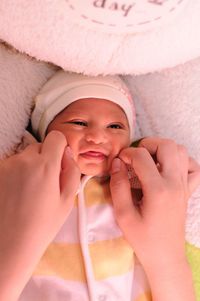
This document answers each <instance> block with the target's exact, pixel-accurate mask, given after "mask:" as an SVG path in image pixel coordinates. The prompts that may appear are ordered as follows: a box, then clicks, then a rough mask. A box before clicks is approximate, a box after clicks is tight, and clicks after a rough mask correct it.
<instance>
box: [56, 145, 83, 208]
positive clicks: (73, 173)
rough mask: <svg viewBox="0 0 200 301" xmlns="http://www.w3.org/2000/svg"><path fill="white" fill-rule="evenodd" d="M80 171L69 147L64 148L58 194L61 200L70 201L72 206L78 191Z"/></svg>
mask: <svg viewBox="0 0 200 301" xmlns="http://www.w3.org/2000/svg"><path fill="white" fill-rule="evenodd" d="M80 176H81V173H80V170H79V168H78V165H77V164H76V162H75V161H74V159H73V155H72V152H71V150H70V149H69V147H66V148H65V151H64V154H63V158H62V170H61V173H60V192H61V198H62V199H63V200H67V201H69V200H71V201H72V202H69V205H70V204H73V200H74V197H75V195H76V193H77V191H78V187H79V183H80Z"/></svg>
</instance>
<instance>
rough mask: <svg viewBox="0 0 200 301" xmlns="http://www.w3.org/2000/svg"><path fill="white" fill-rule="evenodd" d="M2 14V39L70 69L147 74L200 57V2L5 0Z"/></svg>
mask: <svg viewBox="0 0 200 301" xmlns="http://www.w3.org/2000/svg"><path fill="white" fill-rule="evenodd" d="M128 8H129V10H128ZM0 12H1V18H0V38H1V39H2V40H4V41H7V42H8V43H9V44H11V45H13V46H14V47H15V48H16V49H18V50H19V51H20V52H26V53H27V54H29V55H30V56H33V57H36V58H37V59H39V60H42V61H46V62H52V63H54V64H56V65H57V66H60V67H62V68H63V69H65V70H69V71H75V72H82V73H85V74H92V75H97V74H114V73H118V74H144V73H147V72H153V71H158V70H161V69H164V68H169V67H173V66H175V65H178V64H182V63H184V62H186V61H188V60H191V59H194V58H196V57H198V56H200V35H199V27H200V18H199V12H200V0H193V1H190V0H134V1H132V0H115V1H114V0H93V1H91V0H84V1H83V0H59V1H57V0H42V1H38V0H31V1H27V0H17V1H16V0H1V1H0ZM134 20H136V21H134ZM110 23H111V24H110Z"/></svg>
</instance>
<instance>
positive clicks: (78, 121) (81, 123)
mask: <svg viewBox="0 0 200 301" xmlns="http://www.w3.org/2000/svg"><path fill="white" fill-rule="evenodd" d="M70 123H73V124H76V125H80V126H87V122H85V121H81V120H72V121H70Z"/></svg>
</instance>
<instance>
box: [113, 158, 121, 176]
mask: <svg viewBox="0 0 200 301" xmlns="http://www.w3.org/2000/svg"><path fill="white" fill-rule="evenodd" d="M120 169H121V160H120V159H119V158H115V159H114V160H113V162H112V167H111V172H112V173H115V172H119V171H120Z"/></svg>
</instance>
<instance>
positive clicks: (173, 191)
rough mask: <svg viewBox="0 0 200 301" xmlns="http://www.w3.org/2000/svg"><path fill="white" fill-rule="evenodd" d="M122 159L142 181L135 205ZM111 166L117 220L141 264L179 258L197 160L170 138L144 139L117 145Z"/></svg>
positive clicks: (198, 178)
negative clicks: (135, 143)
mask: <svg viewBox="0 0 200 301" xmlns="http://www.w3.org/2000/svg"><path fill="white" fill-rule="evenodd" d="M126 164H129V165H131V166H132V168H133V169H134V171H135V173H136V175H137V176H138V178H139V181H140V183H141V188H142V198H141V200H139V201H140V202H139V203H140V207H138V206H136V205H135V204H138V199H137V195H138V194H137V193H134V191H131V189H130V183H129V179H128V175H127V168H126ZM116 165H117V166H116ZM112 167H113V170H112V172H111V183H110V185H111V194H112V199H113V203H114V211H115V215H116V219H117V221H118V223H119V226H120V227H121V229H122V231H123V232H124V235H125V237H126V238H127V240H128V241H129V242H130V244H131V245H132V247H133V249H134V250H135V252H136V254H137V255H138V257H139V258H140V260H141V261H142V263H143V264H144V265H145V266H147V265H148V263H149V258H151V260H152V263H153V258H155V260H156V261H158V260H161V261H162V260H165V263H167V260H176V259H177V257H179V259H181V258H182V257H184V256H185V254H184V243H185V241H184V233H185V216H186V208H187V200H188V198H189V196H190V195H191V193H192V192H193V191H194V190H195V189H196V187H197V186H198V185H199V184H200V168H199V165H198V164H197V163H196V162H195V161H194V160H193V159H191V158H189V156H188V154H187V152H186V150H185V148H184V147H182V146H180V145H177V144H176V143H175V142H173V141H172V140H166V139H160V138H145V139H143V140H142V141H141V142H140V144H139V147H138V148H127V149H124V150H122V152H121V153H120V154H119V158H116V159H114V160H113V166H112ZM117 167H120V169H119V170H118V169H117ZM160 254H162V256H160ZM176 254H177V256H176ZM175 257H176V258H175Z"/></svg>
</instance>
